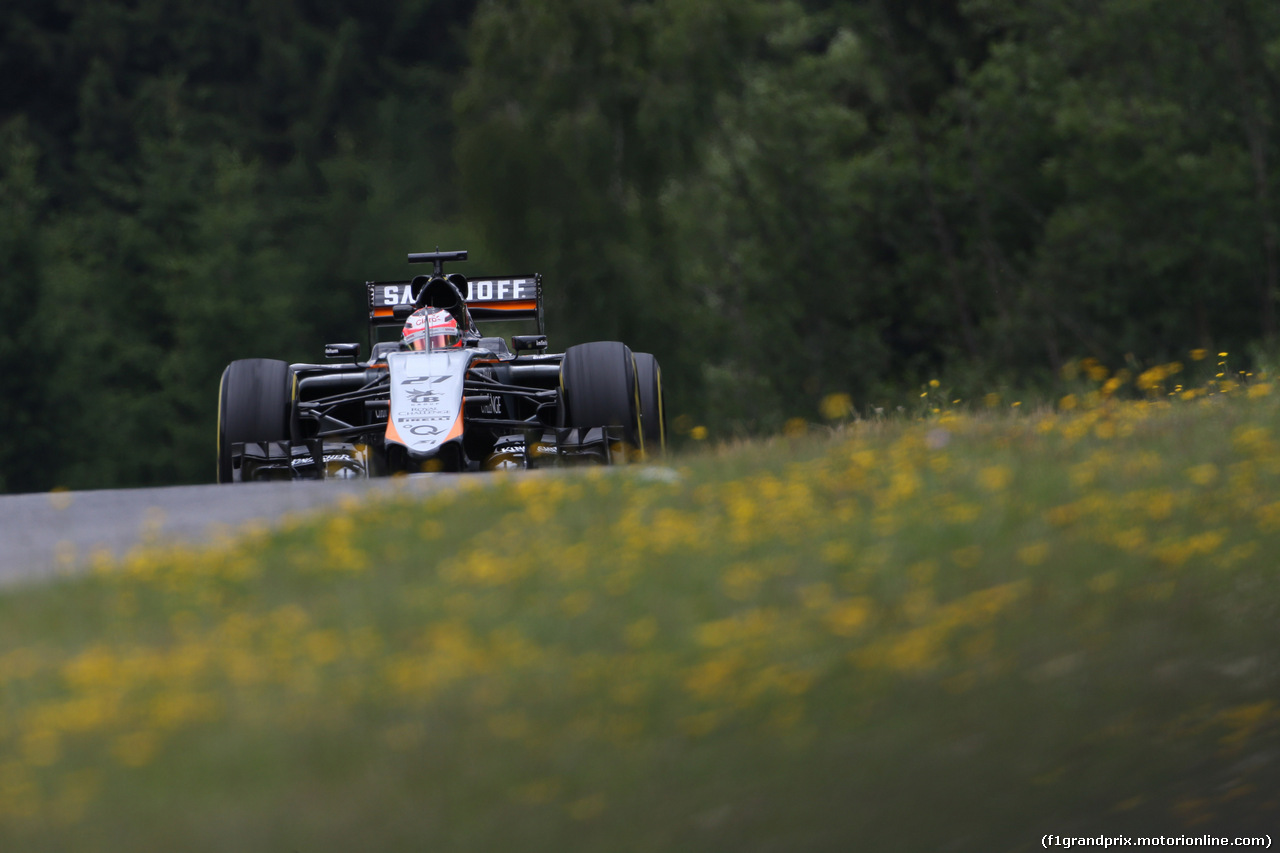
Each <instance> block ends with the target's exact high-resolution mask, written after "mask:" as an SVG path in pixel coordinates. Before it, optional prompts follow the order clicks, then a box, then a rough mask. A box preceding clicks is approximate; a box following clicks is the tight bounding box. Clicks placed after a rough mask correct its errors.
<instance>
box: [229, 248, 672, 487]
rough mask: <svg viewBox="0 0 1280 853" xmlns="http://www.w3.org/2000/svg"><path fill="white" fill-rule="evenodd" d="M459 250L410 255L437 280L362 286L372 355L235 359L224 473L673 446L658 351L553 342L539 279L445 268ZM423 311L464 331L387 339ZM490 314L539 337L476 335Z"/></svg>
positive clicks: (347, 352) (332, 351)
mask: <svg viewBox="0 0 1280 853" xmlns="http://www.w3.org/2000/svg"><path fill="white" fill-rule="evenodd" d="M466 258H467V253H466V252H465V251H458V252H428V253H421V254H411V255H409V263H411V264H412V263H430V264H433V265H434V270H433V272H432V274H431V275H419V276H415V277H414V278H413V279H412V280H408V281H388V282H379V281H370V282H366V283H365V288H366V292H367V296H368V306H369V346H370V351H369V357H368V360H364V361H362V360H361V358H360V349H361V347H360V344H358V343H342V344H328V345H326V346H325V357H326V358H327V359H329V360H330V361H329V362H328V363H325V364H306V363H304V364H289V363H288V362H285V361H281V360H277V359H268V358H249V359H241V360H238V361H233V362H231V364H229V365H228V366H227V368H226V370H224V371H223V373H222V381H221V385H220V388H219V392H218V471H217V479H218V482H220V483H241V482H253V481H255V480H289V479H326V478H331V477H333V478H350V477H370V476H386V475H393V474H400V473H416V472H421V471H477V470H486V469H494V468H513V467H514V468H534V467H538V466H541V465H546V464H573V463H597V464H611V463H625V462H631V461H635V460H639V459H644V458H646V457H649V458H652V457H654V456H657V455H660V454H662V453H663V452H664V451H665V448H666V417H665V412H664V408H663V395H662V371H661V370H660V368H659V366H658V361H657V359H655V358H654V357H653V355H651V354H649V353H633V352H632V351H631V349H630V348H629V347H627V346H626V345H625V344H623V343H620V342H617V341H597V342H594V343H588V344H581V345H578V346H572V347H569V348H568V349H566V350H565V351H564V352H563V353H548V352H546V349H547V337H546V333H545V329H544V323H543V310H542V276H540V275H536V274H534V275H520V276H501V277H476V278H472V279H470V280H468V279H467V278H466V277H464V276H462V275H460V274H458V273H450V274H448V275H446V274H445V273H444V264H445V263H448V262H453V261H463V260H466ZM423 315H428V316H430V317H431V323H432V326H433V330H434V326H435V325H436V324H437V323H441V324H443V323H448V324H449V326H450V329H451V330H453V329H456V333H454V334H452V335H451V336H450V337H448V338H447V341H448V343H441V341H442V340H446V338H444V336H441V337H439V338H435V337H426V336H423V338H424V342H423V343H418V342H417V341H416V340H415V344H414V346H413V347H412V348H411V347H409V346H406V345H405V344H404V343H402V341H401V340H380V333H382V332H384V330H386V329H388V328H392V329H395V330H397V331H399V330H400V329H402V328H407V327H406V321H410V322H415V317H416V322H417V323H418V325H419V326H421V325H422V324H423V323H425V322H426V321H425V320H424V319H422V318H423ZM490 323H504V324H511V323H521V324H525V325H531V326H532V327H533V330H534V332H535V333H534V334H522V335H512V336H511V339H510V346H508V342H507V339H506V338H504V337H501V336H498V335H488V336H486V335H484V334H482V333H481V331H480V329H479V325H478V324H485V325H488V324H490ZM509 328H511V327H510V325H505V326H503V327H501V329H502V330H505V329H509ZM417 337H418V336H415V339H416V338H417Z"/></svg>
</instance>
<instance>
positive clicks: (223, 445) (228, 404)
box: [218, 358, 293, 483]
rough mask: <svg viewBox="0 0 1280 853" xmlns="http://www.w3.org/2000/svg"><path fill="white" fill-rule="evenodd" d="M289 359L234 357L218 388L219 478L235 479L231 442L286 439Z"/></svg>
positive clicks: (223, 373)
mask: <svg viewBox="0 0 1280 853" xmlns="http://www.w3.org/2000/svg"><path fill="white" fill-rule="evenodd" d="M292 396H293V393H292V388H291V387H290V381H289V363H288V362H287V361H279V360H277V359H272V358H245V359H240V360H239V361H233V362H231V364H229V365H227V369H226V370H224V371H223V372H222V382H221V384H220V385H219V388H218V482H219V483H230V482H233V481H234V479H235V466H234V465H233V462H232V457H231V445H233V444H236V443H239V442H271V441H288V440H289V409H290V405H291V402H292Z"/></svg>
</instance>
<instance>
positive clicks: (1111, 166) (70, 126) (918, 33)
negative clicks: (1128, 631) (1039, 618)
mask: <svg viewBox="0 0 1280 853" xmlns="http://www.w3.org/2000/svg"><path fill="white" fill-rule="evenodd" d="M1278 99H1280V6H1277V5H1276V4H1274V3H1271V2H1264V0H1223V2H1219V3H1204V2H1200V0H1112V2H1108V3H1105V4H1099V3H1096V2H1092V0H1038V2H1033V3H1026V2H1015V0H900V2H888V0H849V2H825V3H820V2H791V3H787V2H772V0H650V2H638V0H635V1H633V0H562V2H556V3H545V2H538V0H484V2H475V0H406V2H391V1H390V0H370V1H369V2H360V3H356V2H353V0H313V2H300V3H288V4H286V3H279V2H274V0H254V2H245V0H224V2H221V3H217V4H195V5H192V4H185V3H179V2H176V0H134V2H122V0H79V2H68V0H61V2H52V3H49V2H38V0H14V2H10V3H6V4H4V7H3V9H0V360H2V361H0V363H3V365H4V368H3V370H0V490H5V491H26V490H37V489H46V488H50V487H53V486H57V485H64V486H69V487H78V488H85V487H105V486H120V485H137V484H159V483H170V482H194V481H202V480H209V479H211V478H212V472H213V461H212V460H213V450H212V446H213V438H212V433H213V425H214V419H215V408H216V388H217V380H218V376H219V374H220V373H221V370H222V368H223V366H224V365H225V364H226V362H227V361H229V360H231V359H233V358H239V357H248V356H267V357H279V358H286V359H291V360H311V359H314V358H316V357H317V355H318V352H319V347H320V345H321V344H322V343H324V342H325V341H326V340H334V339H359V337H358V336H360V334H361V332H362V330H361V327H360V318H361V316H362V309H361V299H362V291H361V288H360V286H359V285H360V283H361V282H363V281H365V280H366V279H369V278H388V277H395V276H399V275H402V274H404V273H405V272H406V269H405V268H404V267H403V264H402V261H403V254H404V253H405V252H406V251H415V250H423V249H430V248H433V247H434V246H436V245H439V246H441V248H467V249H469V250H471V252H472V257H473V260H472V261H471V262H469V263H468V264H467V265H466V266H465V267H464V268H463V269H462V271H463V272H472V273H481V272H503V271H506V272H517V271H527V270H537V271H540V272H542V273H543V274H544V275H545V276H546V280H547V286H548V310H549V325H550V330H551V333H552V336H553V343H554V344H556V345H557V346H565V345H569V344H572V343H577V342H581V341H586V340H593V339H621V340H625V341H627V342H628V343H629V344H631V345H632V346H633V348H635V349H637V350H644V351H652V352H653V353H655V354H656V355H657V356H658V358H659V360H660V361H661V363H662V365H663V368H664V373H665V376H666V385H667V392H668V395H669V404H670V408H671V410H672V412H673V413H674V414H676V415H679V414H685V415H688V416H689V418H690V419H691V422H695V423H704V424H706V425H707V426H708V427H709V428H711V430H712V432H713V434H720V435H725V434H732V433H735V432H752V431H758V430H767V429H771V428H773V427H776V426H777V425H778V424H779V423H781V421H782V420H784V419H785V418H787V417H791V416H815V415H816V411H817V406H818V402H819V401H820V400H821V399H822V397H823V396H824V395H825V394H828V393H831V392H837V391H838V392H847V393H851V394H852V395H853V397H854V399H855V402H856V403H858V404H859V405H860V406H865V405H867V404H868V403H870V402H872V401H874V400H877V399H880V398H883V397H886V396H888V395H891V394H892V392H893V389H895V388H902V387H903V386H906V385H911V384H913V383H916V382H918V381H920V380H921V379H923V378H925V377H928V376H931V375H934V374H935V373H937V372H939V371H945V372H946V373H947V374H948V375H949V376H953V377H957V378H956V382H957V384H958V386H959V387H961V388H964V387H965V386H966V385H967V386H968V388H969V392H970V393H972V392H976V391H977V390H978V389H980V388H982V387H983V386H990V385H992V384H994V383H998V382H1004V381H1014V382H1024V383H1036V382H1043V381H1045V380H1046V379H1047V378H1048V377H1050V376H1052V375H1053V374H1054V371H1056V370H1057V369H1058V368H1060V367H1061V365H1062V364H1063V363H1064V362H1065V361H1067V360H1068V359H1070V358H1073V357H1077V356H1083V355H1091V356H1094V357H1096V358H1099V359H1101V360H1103V361H1105V362H1108V363H1112V364H1117V363H1119V362H1121V361H1122V360H1124V359H1125V358H1126V356H1130V355H1131V356H1132V357H1134V358H1136V359H1138V360H1142V361H1148V360H1149V361H1152V362H1154V361H1162V360H1168V359H1171V358H1173V357H1175V356H1176V355H1177V354H1178V353H1179V352H1180V351H1183V350H1185V349H1187V348H1189V347H1194V346H1204V347H1209V348H1215V349H1220V348H1231V349H1232V350H1233V351H1236V350H1240V349H1242V348H1246V347H1248V346H1250V345H1255V344H1261V345H1265V344H1266V343H1268V342H1270V341H1271V339H1273V338H1274V336H1275V333H1276V329H1277V317H1276V307H1275V305H1276V292H1277V277H1278V276H1280V267H1278V265H1280V260H1278V257H1277V255H1278V251H1277V206H1276V198H1275V192H1274V190H1273V187H1272V185H1273V183H1274V180H1275V179H1274V176H1273V171H1274V169H1275V167H1274V165H1273V164H1275V163H1276V161H1277V154H1278V153H1280V151H1278V148H1280V134H1278V132H1277V128H1276V127H1275V123H1274V120H1273V116H1274V115H1275V114H1276V106H1277V100H1278Z"/></svg>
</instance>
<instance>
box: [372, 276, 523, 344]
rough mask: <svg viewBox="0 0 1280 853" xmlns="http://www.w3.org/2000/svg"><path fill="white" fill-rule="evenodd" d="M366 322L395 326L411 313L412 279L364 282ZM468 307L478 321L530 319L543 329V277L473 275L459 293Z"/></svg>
mask: <svg viewBox="0 0 1280 853" xmlns="http://www.w3.org/2000/svg"><path fill="white" fill-rule="evenodd" d="M365 287H366V288H367V289H368V291H369V325H370V326H371V327H374V328H376V327H379V326H398V325H401V324H403V323H404V321H405V320H406V319H407V318H408V316H409V315H410V314H412V313H413V300H414V297H415V296H416V294H415V293H414V292H413V282H412V281H367V282H365ZM462 297H463V299H464V300H465V301H466V303H467V310H468V311H469V312H470V313H471V317H472V318H473V319H474V320H476V321H477V322H483V321H486V320H533V321H535V322H536V323H537V324H538V334H540V335H541V334H545V333H546V332H545V330H544V329H543V328H542V276H541V275H539V274H537V273H534V274H533V275H514V276H501V277H484V278H472V279H468V280H467V288H466V292H465V293H463V294H462Z"/></svg>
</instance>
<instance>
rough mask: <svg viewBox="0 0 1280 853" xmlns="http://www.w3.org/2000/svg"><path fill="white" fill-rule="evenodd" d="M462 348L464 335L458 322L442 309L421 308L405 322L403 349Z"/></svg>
mask: <svg viewBox="0 0 1280 853" xmlns="http://www.w3.org/2000/svg"><path fill="white" fill-rule="evenodd" d="M428 342H429V343H430V345H429V346H428ZM460 346H462V333H461V330H460V329H459V328H458V321H457V320H455V319H454V318H453V315H452V314H450V313H449V312H448V311H445V310H443V309H440V308H419V309H418V310H417V311H414V312H413V313H412V314H410V315H409V319H408V320H407V321H406V322H405V324H404V331H403V332H402V333H401V336H400V348H401V349H409V350H427V349H433V350H436V349H456V348H458V347H460Z"/></svg>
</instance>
